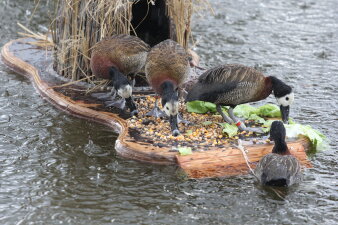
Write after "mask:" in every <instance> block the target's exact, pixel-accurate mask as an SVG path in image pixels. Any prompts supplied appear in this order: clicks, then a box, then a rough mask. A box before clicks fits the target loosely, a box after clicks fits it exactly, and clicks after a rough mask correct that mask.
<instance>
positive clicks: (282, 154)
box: [255, 121, 302, 186]
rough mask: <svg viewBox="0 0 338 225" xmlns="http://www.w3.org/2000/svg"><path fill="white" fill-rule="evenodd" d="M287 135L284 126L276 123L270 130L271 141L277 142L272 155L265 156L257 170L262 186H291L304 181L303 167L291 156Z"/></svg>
mask: <svg viewBox="0 0 338 225" xmlns="http://www.w3.org/2000/svg"><path fill="white" fill-rule="evenodd" d="M285 135H286V133H285V127H284V124H283V123H282V122H281V121H274V122H273V123H272V125H271V129H270V139H271V140H273V141H274V142H275V145H274V147H273V149H272V153H269V154H267V155H265V156H264V157H263V158H262V159H261V160H260V161H259V163H258V165H257V167H256V169H255V175H256V177H257V178H258V179H259V181H260V183H261V184H262V185H269V186H291V185H292V184H296V183H299V182H300V181H301V180H302V173H301V166H300V164H299V161H298V160H297V159H296V158H295V157H294V156H293V155H291V153H290V151H289V149H288V146H287V144H286V142H285Z"/></svg>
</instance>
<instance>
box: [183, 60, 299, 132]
mask: <svg viewBox="0 0 338 225" xmlns="http://www.w3.org/2000/svg"><path fill="white" fill-rule="evenodd" d="M272 92H273V93H274V96H275V97H276V99H277V102H278V105H279V106H280V111H281V114H282V120H283V122H284V123H287V122H288V120H289V111H290V105H291V104H292V103H293V100H294V94H293V92H292V88H291V87H290V86H289V85H287V84H286V83H284V82H283V81H281V80H279V79H278V78H277V77H274V76H268V77H266V76H264V74H263V73H261V72H260V71H257V70H256V69H254V68H251V67H248V66H244V65H239V64H228V65H221V66H217V67H214V68H211V69H209V70H207V71H206V72H204V73H203V74H202V75H201V76H200V77H199V78H198V81H197V82H196V83H195V84H194V85H193V86H192V87H191V88H190V90H189V92H188V94H187V97H186V101H187V102H189V101H195V100H199V101H205V102H212V103H215V104H216V109H217V111H218V113H219V114H220V115H221V116H222V118H223V119H224V121H226V122H227V123H230V124H231V123H234V124H235V125H236V126H237V127H238V128H239V129H240V130H242V131H252V132H258V133H264V132H263V130H262V129H261V128H254V127H246V125H245V124H244V123H243V122H242V121H240V120H239V119H238V118H236V117H235V115H234V108H235V107H236V106H237V105H240V104H244V103H249V102H256V101H260V100H263V99H266V98H267V97H268V96H269V95H270V94H271V93H272ZM222 106H229V107H230V108H229V110H228V114H229V116H227V115H226V114H224V113H223V110H222Z"/></svg>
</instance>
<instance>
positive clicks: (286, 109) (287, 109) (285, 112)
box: [280, 105, 290, 124]
mask: <svg viewBox="0 0 338 225" xmlns="http://www.w3.org/2000/svg"><path fill="white" fill-rule="evenodd" d="M280 112H281V114H282V120H283V122H284V123H285V124H288V123H289V112H290V106H282V105H281V106H280Z"/></svg>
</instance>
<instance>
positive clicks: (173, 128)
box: [169, 115, 180, 136]
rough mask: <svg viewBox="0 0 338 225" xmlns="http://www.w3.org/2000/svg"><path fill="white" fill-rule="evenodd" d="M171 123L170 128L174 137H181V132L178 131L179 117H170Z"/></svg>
mask: <svg viewBox="0 0 338 225" xmlns="http://www.w3.org/2000/svg"><path fill="white" fill-rule="evenodd" d="M169 122H170V127H171V132H172V135H173V136H177V135H179V134H180V132H179V130H178V123H177V115H175V116H173V115H170V117H169Z"/></svg>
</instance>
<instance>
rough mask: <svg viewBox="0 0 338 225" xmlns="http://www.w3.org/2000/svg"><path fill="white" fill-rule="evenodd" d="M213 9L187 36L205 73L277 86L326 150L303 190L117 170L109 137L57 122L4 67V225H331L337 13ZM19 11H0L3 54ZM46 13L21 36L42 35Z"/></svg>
mask: <svg viewBox="0 0 338 225" xmlns="http://www.w3.org/2000/svg"><path fill="white" fill-rule="evenodd" d="M41 2H42V3H41V4H44V3H43V2H44V1H41ZM211 3H212V4H213V5H214V10H215V15H206V13H203V17H201V16H200V17H195V18H194V20H193V27H192V29H193V35H194V38H195V39H196V40H197V47H196V48H195V49H196V51H197V53H198V54H199V55H200V56H201V61H202V63H203V64H204V65H203V66H205V67H207V68H208V67H212V66H216V65H220V64H225V63H241V64H245V65H249V66H254V67H256V68H257V69H259V70H260V71H263V72H264V73H265V74H266V75H275V76H277V77H280V78H281V79H283V80H285V81H287V82H288V83H289V84H290V85H291V86H292V87H293V88H294V90H295V93H296V100H295V104H294V105H293V106H292V109H291V116H292V117H293V118H294V119H295V120H296V121H297V122H300V123H303V124H310V125H311V126H313V127H314V128H316V129H319V130H320V131H321V132H323V133H324V134H325V135H327V136H328V137H329V138H330V141H331V143H330V145H331V149H330V150H327V151H324V152H318V153H316V154H314V155H311V162H312V164H313V167H314V168H312V169H307V170H305V172H304V182H303V183H301V184H300V185H299V186H297V187H294V188H292V189H290V190H287V191H283V192H282V194H283V198H282V199H281V198H280V197H278V196H277V195H276V193H275V192H273V191H271V190H268V189H265V188H262V187H260V186H259V185H257V184H256V183H255V182H254V180H253V179H252V177H250V176H242V177H234V178H219V179H205V180H184V179H181V178H180V177H178V176H177V171H176V168H175V167H168V166H156V165H148V164H143V163H139V162H134V161H130V160H127V159H124V158H121V157H119V156H117V155H116V152H115V151H114V150H113V146H114V141H115V140H116V137H117V135H116V134H114V133H112V132H111V131H110V129H109V128H105V127H103V126H101V125H98V124H95V123H91V122H87V121H84V120H80V119H76V118H74V117H71V116H68V115H66V114H64V113H62V112H60V111H58V110H56V109H55V108H53V107H52V106H50V105H49V103H47V102H45V101H44V100H43V99H42V98H41V97H40V96H39V95H38V94H37V93H36V91H35V90H34V89H33V88H32V85H31V83H30V82H29V81H28V80H27V79H25V78H23V77H22V76H20V75H17V74H15V73H13V72H11V71H10V70H9V69H7V68H5V67H4V66H3V64H1V63H0V82H1V84H2V85H0V186H1V191H0V193H1V195H0V214H1V217H0V224H16V223H18V224H46V223H48V224H59V223H64V224H111V223H117V224H154V223H156V224H266V223H269V224H336V223H337V219H336V213H337V200H338V194H337V193H338V190H337V172H338V171H337V166H336V164H337V157H336V155H337V147H338V144H337V139H338V136H337V134H336V132H334V129H335V128H336V127H337V124H338V118H337V105H338V104H337V94H338V84H337V82H335V81H336V78H337V74H338V68H337V62H338V48H337V38H338V32H337V31H338V24H337V21H338V16H337V15H338V14H337V7H336V5H337V3H336V1H335V0H327V1H312V2H299V1H278V0H272V1H264V2H263V1H258V0H253V1H245V0H240V1H225V0H215V1H211ZM27 10H28V11H31V12H32V10H33V7H31V2H30V1H23V0H16V1H0V18H1V20H0V29H1V27H2V28H5V29H2V30H1V31H2V32H0V37H1V38H0V43H2V44H4V43H5V42H7V41H8V40H9V39H12V38H15V37H16V32H17V28H16V26H13V22H12V21H16V20H19V21H28V19H29V17H28V16H27V14H26V11H27ZM46 11H48V10H45V9H39V8H38V9H37V12H36V14H35V16H34V19H33V20H30V25H29V27H32V29H33V30H41V28H40V27H39V26H38V24H43V23H44V24H47V21H46V20H47V17H45V16H43V15H44V13H45V12H46ZM266 102H271V103H275V99H274V98H273V97H269V98H268V99H266V100H265V101H261V102H259V103H258V104H263V103H266ZM8 118H10V119H8ZM323 215H324V216H323Z"/></svg>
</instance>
